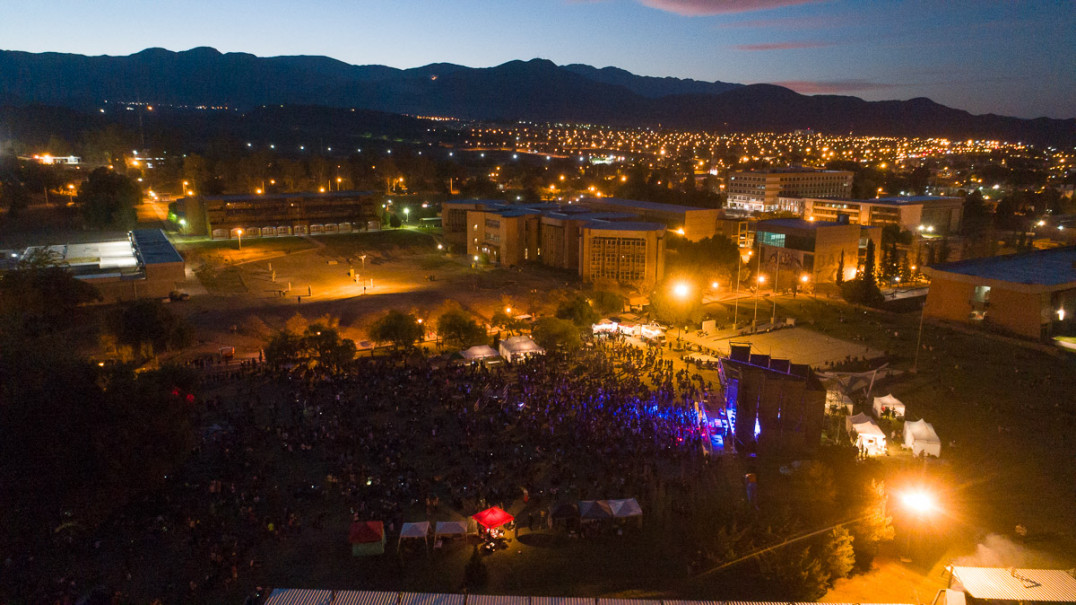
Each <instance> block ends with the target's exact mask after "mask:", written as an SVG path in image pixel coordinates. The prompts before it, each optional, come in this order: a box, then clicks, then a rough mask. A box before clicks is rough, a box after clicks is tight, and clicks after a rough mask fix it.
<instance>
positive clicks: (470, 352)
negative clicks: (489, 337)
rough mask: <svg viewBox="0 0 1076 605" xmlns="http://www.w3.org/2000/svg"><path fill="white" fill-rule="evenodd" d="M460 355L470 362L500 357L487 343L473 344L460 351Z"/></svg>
mask: <svg viewBox="0 0 1076 605" xmlns="http://www.w3.org/2000/svg"><path fill="white" fill-rule="evenodd" d="M460 355H461V356H462V357H463V359H464V360H465V361H470V362H480V361H493V360H495V359H497V358H498V357H500V355H498V354H497V351H496V350H495V349H494V348H493V347H491V346H489V345H475V346H473V347H471V348H469V349H467V350H466V351H460Z"/></svg>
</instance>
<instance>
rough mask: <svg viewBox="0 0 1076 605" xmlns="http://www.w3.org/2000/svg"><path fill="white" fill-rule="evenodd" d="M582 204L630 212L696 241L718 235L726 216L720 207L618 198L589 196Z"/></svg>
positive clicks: (605, 209) (600, 208)
mask: <svg viewBox="0 0 1076 605" xmlns="http://www.w3.org/2000/svg"><path fill="white" fill-rule="evenodd" d="M579 203H580V204H581V205H583V206H586V207H587V208H590V209H592V210H595V211H601V210H604V211H608V212H628V213H631V214H632V215H634V216H636V217H638V218H639V220H643V221H648V222H654V223H661V224H663V225H665V227H666V228H667V229H668V230H669V231H672V232H674V233H676V234H678V235H682V236H683V237H685V238H687V239H688V240H690V241H693V242H697V241H699V240H703V239H706V238H708V237H713V236H714V235H715V234H716V233H717V221H718V219H719V218H721V217H722V216H723V213H722V211H721V209H719V208H696V207H694V206H679V205H676V204H659V203H657V202H644V201H641V200H626V199H621V198H615V197H587V198H583V199H582V200H580V201H579Z"/></svg>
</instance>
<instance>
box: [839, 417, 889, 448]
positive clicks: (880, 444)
mask: <svg viewBox="0 0 1076 605" xmlns="http://www.w3.org/2000/svg"><path fill="white" fill-rule="evenodd" d="M846 422H847V424H849V425H851V427H850V428H849V430H848V435H849V436H850V437H851V436H853V435H854V439H855V441H854V445H855V446H856V449H858V450H859V451H861V452H863V453H864V454H866V455H868V456H879V455H882V454H885V453H886V451H887V450H886V443H885V433H884V432H882V427H880V426H878V424H877V423H876V422H874V419H873V418H871V417H870V416H867V415H866V414H856V415H855V416H851V417H849V418H848V419H847V420H846Z"/></svg>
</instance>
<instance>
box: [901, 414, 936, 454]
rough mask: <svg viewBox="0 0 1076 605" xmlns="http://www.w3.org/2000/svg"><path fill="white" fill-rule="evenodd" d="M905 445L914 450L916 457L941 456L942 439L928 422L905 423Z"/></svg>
mask: <svg viewBox="0 0 1076 605" xmlns="http://www.w3.org/2000/svg"><path fill="white" fill-rule="evenodd" d="M904 445H905V447H910V448H912V453H913V454H915V455H916V456H919V455H921V454H926V455H928V456H935V457H940V456H941V439H939V438H938V433H936V432H935V431H934V427H933V426H932V425H931V424H930V423H929V422H927V421H926V420H916V421H915V422H905V423H904Z"/></svg>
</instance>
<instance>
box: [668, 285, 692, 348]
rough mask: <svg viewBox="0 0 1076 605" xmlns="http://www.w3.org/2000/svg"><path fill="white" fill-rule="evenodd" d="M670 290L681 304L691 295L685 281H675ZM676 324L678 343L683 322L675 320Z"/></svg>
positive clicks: (689, 286) (681, 333) (681, 335)
mask: <svg viewBox="0 0 1076 605" xmlns="http://www.w3.org/2000/svg"><path fill="white" fill-rule="evenodd" d="M672 291H673V294H674V295H675V296H676V297H677V298H679V299H680V302H681V304H684V303H686V302H687V298H688V296H690V295H691V284H688V283H687V282H677V283H676V284H675V285H673V289H672ZM676 324H677V325H676V342H677V344H679V343H680V340H681V339H682V337H683V324H682V323H681V322H676Z"/></svg>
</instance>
